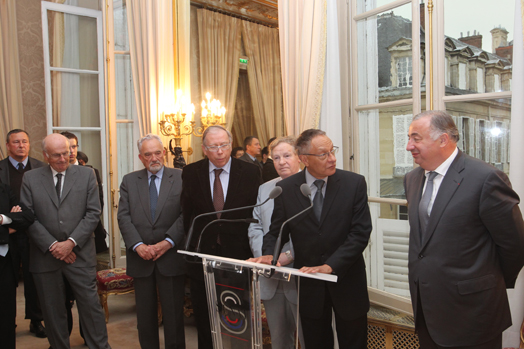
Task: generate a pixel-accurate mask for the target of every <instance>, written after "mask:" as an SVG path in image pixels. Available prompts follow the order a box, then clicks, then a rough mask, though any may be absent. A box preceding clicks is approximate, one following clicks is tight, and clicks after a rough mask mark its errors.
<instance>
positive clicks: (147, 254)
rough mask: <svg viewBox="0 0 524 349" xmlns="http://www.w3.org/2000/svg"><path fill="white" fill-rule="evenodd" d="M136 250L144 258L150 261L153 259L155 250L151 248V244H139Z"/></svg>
mask: <svg viewBox="0 0 524 349" xmlns="http://www.w3.org/2000/svg"><path fill="white" fill-rule="evenodd" d="M135 252H136V253H138V255H139V256H140V258H142V259H143V260H146V261H149V260H151V259H153V253H152V252H153V251H152V250H151V246H149V245H146V244H141V245H138V246H137V248H135Z"/></svg>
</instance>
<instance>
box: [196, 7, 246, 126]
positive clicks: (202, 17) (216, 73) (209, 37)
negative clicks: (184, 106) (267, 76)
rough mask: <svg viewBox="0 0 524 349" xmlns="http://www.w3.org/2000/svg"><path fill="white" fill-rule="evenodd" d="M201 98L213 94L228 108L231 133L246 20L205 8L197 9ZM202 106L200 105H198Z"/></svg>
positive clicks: (213, 96) (228, 122) (228, 124)
mask: <svg viewBox="0 0 524 349" xmlns="http://www.w3.org/2000/svg"><path fill="white" fill-rule="evenodd" d="M197 19H198V34H199V35H198V44H199V50H200V76H201V80H200V88H201V95H202V96H205V95H206V93H207V92H209V93H211V96H212V97H211V98H212V99H218V100H219V101H220V102H221V103H222V105H223V106H224V107H225V108H226V120H227V124H226V128H227V129H228V130H231V127H232V125H233V120H234V118H235V102H236V98H237V86H238V74H239V71H238V69H239V58H240V40H241V34H242V21H241V20H240V19H238V18H233V17H230V16H225V15H222V14H219V13H216V12H211V11H207V10H204V9H198V10H197ZM198 104H200V103H198Z"/></svg>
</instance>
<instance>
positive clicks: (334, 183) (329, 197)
mask: <svg viewBox="0 0 524 349" xmlns="http://www.w3.org/2000/svg"><path fill="white" fill-rule="evenodd" d="M339 188H340V178H339V176H338V172H335V174H333V175H332V176H330V177H329V178H328V181H327V188H326V197H325V198H324V203H323V204H322V214H321V215H320V225H322V223H323V222H324V219H325V218H326V215H327V213H328V212H329V210H330V208H331V205H332V204H333V202H334V201H335V198H336V196H337V193H338V192H339Z"/></svg>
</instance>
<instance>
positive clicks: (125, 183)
mask: <svg viewBox="0 0 524 349" xmlns="http://www.w3.org/2000/svg"><path fill="white" fill-rule="evenodd" d="M181 194H182V171H181V170H178V169H173V168H168V167H164V174H163V175H162V182H161V183H160V190H159V195H158V202H157V207H156V211H155V219H154V220H152V219H151V209H150V205H149V202H150V200H149V183H148V175H147V170H146V169H143V170H139V171H135V172H131V173H129V174H127V175H125V176H124V178H123V179H122V184H121V185H120V203H119V206H118V226H119V227H120V232H121V234H122V237H123V238H124V241H125V243H126V248H127V250H128V252H127V274H128V275H129V276H132V277H145V276H149V275H151V274H152V273H153V272H154V269H155V265H156V266H157V267H158V270H159V271H160V273H161V274H162V275H165V276H176V275H183V274H185V263H184V259H183V257H182V255H180V254H178V253H177V252H176V251H177V249H178V248H180V247H181V246H182V243H183V241H184V221H183V218H182V208H181V205H180V196H181ZM166 238H170V239H171V240H173V242H174V243H175V247H173V248H172V249H170V250H168V251H167V252H166V253H165V254H164V255H163V256H162V257H160V258H159V259H158V260H157V261H152V260H149V261H146V260H144V259H142V258H141V257H140V256H139V255H138V253H137V252H135V251H133V247H134V246H135V245H136V244H137V243H139V242H143V243H144V244H147V245H153V244H156V243H157V242H160V241H162V240H165V239H166Z"/></svg>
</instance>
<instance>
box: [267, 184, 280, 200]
mask: <svg viewBox="0 0 524 349" xmlns="http://www.w3.org/2000/svg"><path fill="white" fill-rule="evenodd" d="M280 194H282V187H279V186H276V187H274V188H273V190H271V192H270V193H269V198H270V199H275V198H277V197H278V196H279V195H280Z"/></svg>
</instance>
